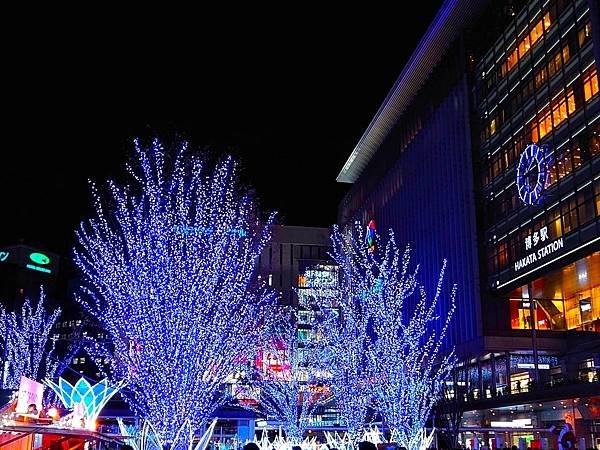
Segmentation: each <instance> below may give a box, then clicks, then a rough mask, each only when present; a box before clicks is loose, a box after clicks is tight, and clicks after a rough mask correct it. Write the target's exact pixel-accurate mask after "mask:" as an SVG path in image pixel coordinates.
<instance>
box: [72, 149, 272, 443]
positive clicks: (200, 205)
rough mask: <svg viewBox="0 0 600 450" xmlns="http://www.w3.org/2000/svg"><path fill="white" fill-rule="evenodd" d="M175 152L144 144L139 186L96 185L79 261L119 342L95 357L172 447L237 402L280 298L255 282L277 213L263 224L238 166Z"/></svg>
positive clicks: (95, 306) (88, 300)
mask: <svg viewBox="0 0 600 450" xmlns="http://www.w3.org/2000/svg"><path fill="white" fill-rule="evenodd" d="M174 150H175V151H173V152H167V151H165V149H164V148H163V147H162V145H161V144H160V143H159V142H158V141H157V140H155V141H154V142H153V144H152V145H151V146H149V147H141V146H140V144H139V142H138V141H136V142H135V155H134V157H133V158H132V159H131V162H130V164H129V165H128V167H127V169H128V171H129V174H130V175H131V177H132V180H131V184H130V185H125V186H120V185H118V184H117V183H116V182H112V181H110V182H109V183H108V188H107V192H106V193H105V195H100V192H99V190H98V189H97V188H96V186H95V185H93V184H92V189H93V195H94V199H95V214H94V215H93V217H92V218H91V219H90V220H88V221H85V222H84V223H82V225H81V227H80V228H79V230H78V232H77V237H78V245H77V247H76V249H75V252H74V253H75V256H74V260H75V262H76V264H77V265H78V266H79V268H80V269H81V271H82V273H83V278H84V287H82V291H81V298H79V301H80V302H81V303H82V305H84V307H85V308H86V309H87V310H88V311H89V312H90V313H91V314H92V315H93V316H94V317H96V318H97V319H98V321H99V322H100V323H101V324H102V326H103V327H104V329H105V330H106V332H107V334H108V335H109V336H110V341H109V342H108V343H99V342H96V343H90V344H89V345H88V347H87V348H86V350H87V351H88V353H89V354H90V356H91V359H92V360H93V361H94V363H95V364H96V365H98V367H99V368H100V371H101V372H103V373H104V374H106V375H107V376H108V377H109V379H110V380H111V381H112V382H117V381H120V380H123V379H126V380H127V389H126V390H124V392H122V394H123V397H124V398H125V400H126V401H127V402H128V403H129V405H130V406H131V408H132V410H133V411H134V413H136V414H137V415H139V416H141V417H142V418H144V419H146V420H148V421H149V422H151V423H152V424H153V426H154V427H156V431H157V433H158V435H159V436H160V437H161V439H163V440H164V441H165V442H173V440H174V439H175V437H176V435H177V432H178V430H181V428H182V425H183V424H184V423H185V422H186V421H189V423H190V424H191V426H192V428H193V430H198V429H199V428H200V427H201V426H202V425H203V424H206V423H207V421H208V420H209V419H210V417H212V416H213V414H214V412H215V410H216V409H217V408H218V407H219V406H221V405H223V404H224V403H225V402H226V401H227V400H228V396H227V394H226V390H225V389H224V387H223V383H224V382H225V380H226V379H227V378H228V377H229V376H230V375H232V374H234V373H236V372H237V371H238V370H239V368H240V366H241V365H242V364H244V362H245V361H248V360H251V359H252V357H253V356H254V352H255V348H256V345H257V342H258V340H259V336H260V334H261V328H262V326H264V325H265V324H266V323H267V322H268V321H269V320H270V317H272V306H273V304H274V303H275V297H276V293H275V292H273V291H271V290H269V289H268V287H267V286H266V285H265V284H264V283H263V282H262V281H261V280H260V279H258V278H257V266H258V259H259V257H260V254H261V253H262V250H263V249H264V248H265V246H266V244H267V242H268V241H269V239H270V226H271V224H272V223H273V220H274V215H270V216H268V217H264V218H263V217H261V214H260V211H258V209H257V207H256V205H255V204H254V202H253V199H252V197H251V196H250V195H246V192H244V190H243V189H242V187H241V185H240V184H239V183H238V178H237V165H236V164H235V162H234V161H233V159H232V158H231V157H229V158H225V159H224V160H223V161H221V162H220V163H219V164H217V165H216V167H210V166H208V165H207V164H206V162H205V161H204V160H203V159H202V158H200V157H198V156H197V155H193V154H191V153H190V152H188V151H187V145H186V144H185V143H184V144H183V145H182V146H181V147H180V148H178V149H174Z"/></svg>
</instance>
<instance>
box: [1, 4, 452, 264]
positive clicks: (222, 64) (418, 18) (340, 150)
mask: <svg viewBox="0 0 600 450" xmlns="http://www.w3.org/2000/svg"><path fill="white" fill-rule="evenodd" d="M440 4H441V2H440V1H431V2H426V1H425V2H419V5H421V9H420V10H419V11H416V12H413V13H412V14H411V15H408V14H405V16H404V17H399V16H398V14H397V13H395V12H392V11H391V10H383V9H380V10H376V9H375V10H372V11H369V13H368V14H364V11H359V10H356V11H354V20H350V19H348V21H347V22H344V23H341V22H342V16H341V15H340V16H339V17H337V16H332V17H329V18H327V19H325V18H322V19H319V20H317V19H315V17H313V14H312V13H311V14H306V13H305V17H304V16H303V15H300V17H299V18H300V20H298V21H297V23H294V24H292V23H287V22H286V23H284V22H279V23H277V24H274V23H275V22H274V21H267V20H265V21H263V23H258V22H252V24H251V25H249V24H246V25H245V26H243V27H240V26H238V25H239V24H235V23H227V26H222V27H219V26H213V27H212V28H210V29H205V30H204V31H198V30H197V29H196V28H191V27H189V28H188V27H181V28H182V29H178V27H177V26H176V24H173V23H171V27H170V28H168V27H163V26H157V25H156V24H147V25H146V26H140V24H137V26H138V27H140V28H139V30H138V29H137V28H135V29H129V30H128V32H127V33H126V34H125V33H123V35H120V34H118V35H117V34H115V33H113V32H114V30H113V29H112V28H100V27H99V28H92V29H91V30H86V29H85V28H86V27H85V26H80V27H79V28H80V29H79V30H78V33H76V34H72V33H70V32H69V30H61V31H56V30H53V32H52V33H43V30H42V31H40V36H38V39H34V40H32V41H31V44H29V43H23V45H22V46H19V47H18V48H14V49H13V50H12V51H10V52H9V53H8V54H7V55H6V56H5V58H4V61H3V63H4V64H3V66H4V68H5V70H4V75H5V76H6V75H8V79H9V80H8V82H5V83H4V91H5V95H4V97H5V98H4V99H3V106H4V108H3V110H4V111H5V115H7V116H8V118H6V119H4V120H3V123H4V130H5V131H4V136H3V137H4V139H3V141H4V144H3V148H2V151H1V153H0V154H1V156H0V158H1V161H2V162H1V165H0V169H1V171H2V175H1V176H0V199H1V205H0V206H1V208H2V213H1V214H0V219H1V220H2V227H1V230H2V233H1V234H0V245H11V244H15V243H18V242H24V243H26V244H29V245H32V246H37V247H40V248H42V249H45V250H50V251H55V252H58V253H61V254H63V255H64V254H69V253H70V248H71V246H72V241H73V230H74V229H75V228H76V226H77V224H78V223H79V222H80V220H81V219H82V218H84V217H85V216H86V215H88V214H89V213H90V203H91V199H90V195H89V189H88V185H87V181H86V180H87V179H88V178H91V179H94V180H97V181H102V180H105V179H106V178H108V177H109V176H115V175H116V176H120V175H122V173H123V164H124V162H125V160H126V158H127V155H128V152H130V151H131V149H132V145H131V142H132V140H133V138H135V137H137V136H139V137H141V138H143V139H151V138H152V137H155V136H157V137H159V138H160V139H161V140H162V141H163V143H164V144H165V145H166V146H167V147H168V146H171V145H172V144H173V143H176V142H179V141H181V140H182V139H186V140H188V141H189V142H190V145H191V147H192V148H198V149H202V148H210V149H211V151H212V152H213V153H217V154H218V153H224V152H232V153H233V154H234V155H235V156H236V157H237V158H238V160H239V161H240V163H241V165H242V167H243V179H244V181H245V182H247V183H248V184H249V185H251V186H253V187H254V188H255V190H256V192H257V195H258V197H259V199H260V204H261V207H262V208H263V209H265V210H275V211H278V213H279V221H280V222H281V223H285V224H288V225H306V226H329V225H330V224H332V223H334V222H335V220H336V214H337V205H338V203H339V202H340V200H341V198H342V197H343V195H344V194H345V192H346V191H347V189H348V187H349V185H346V184H339V183H337V182H336V181H335V178H336V176H337V174H338V173H339V171H340V169H341V167H342V166H343V164H344V162H345V161H346V159H347V157H348V156H349V155H350V152H351V151H352V150H353V148H354V146H355V145H356V143H357V142H358V140H359V138H360V137H361V135H362V133H363V131H364V130H365V128H366V127H367V125H368V124H369V122H370V120H371V119H372V117H373V115H374V113H375V112H376V111H377V109H378V107H379V106H380V104H381V102H382V101H383V99H384V98H385V96H386V94H387V92H388V91H389V89H390V88H391V86H392V84H393V83H394V81H395V79H396V77H397V76H398V74H399V73H400V71H401V70H402V68H403V66H404V64H405V63H406V60H407V59H408V57H409V56H410V54H411V53H412V51H413V49H414V47H415V46H416V44H417V43H418V41H419V39H420V38H421V36H422V35H423V33H424V32H425V30H426V28H427V26H428V25H429V23H430V21H431V19H432V18H433V16H434V14H435V12H436V11H437V9H438V7H439V5H440ZM390 7H391V6H390ZM314 15H318V14H316V13H315V14H314ZM407 16H408V17H407ZM351 17H352V16H351ZM343 20H344V21H346V20H347V19H343ZM204 22H211V21H210V20H207V19H205V20H204V21H203V23H204ZM198 28H200V27H198ZM100 31H102V32H101V33H100Z"/></svg>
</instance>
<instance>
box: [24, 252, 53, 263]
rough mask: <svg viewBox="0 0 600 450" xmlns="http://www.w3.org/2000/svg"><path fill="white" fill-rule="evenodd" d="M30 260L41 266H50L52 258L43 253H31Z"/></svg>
mask: <svg viewBox="0 0 600 450" xmlns="http://www.w3.org/2000/svg"><path fill="white" fill-rule="evenodd" d="M29 259H31V260H32V261H33V262H34V263H36V264H41V265H46V264H50V258H48V257H47V256H46V255H44V254H43V253H31V254H30V255H29Z"/></svg>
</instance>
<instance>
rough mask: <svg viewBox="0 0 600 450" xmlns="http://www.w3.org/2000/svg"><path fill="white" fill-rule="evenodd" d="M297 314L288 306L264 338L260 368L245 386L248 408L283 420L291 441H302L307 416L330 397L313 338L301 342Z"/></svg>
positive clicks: (244, 404) (280, 420) (259, 362)
mask: <svg viewBox="0 0 600 450" xmlns="http://www.w3.org/2000/svg"><path fill="white" fill-rule="evenodd" d="M296 324H297V321H296V320H295V314H294V313H293V311H291V310H290V309H285V310H284V312H283V313H282V314H281V317H280V320H279V321H277V322H276V323H275V326H274V327H273V330H272V331H271V332H270V333H268V334H267V335H266V336H265V338H264V339H263V342H264V344H263V345H262V346H261V349H260V352H259V361H258V364H257V370H256V371H255V372H254V373H253V374H252V375H251V377H250V380H249V382H248V383H247V385H246V386H245V388H244V389H243V391H242V392H243V394H244V395H243V396H244V398H245V399H246V400H247V399H251V400H254V401H255V402H256V405H252V404H249V403H247V402H244V403H243V406H244V407H246V408H247V409H251V410H254V411H257V412H259V413H263V414H266V415H267V416H268V417H270V418H272V419H273V420H277V421H279V422H281V423H282V428H283V430H284V431H285V434H286V437H287V439H288V441H291V442H294V443H300V441H301V440H302V438H303V436H304V432H305V431H306V428H307V427H308V425H309V423H308V420H309V418H310V416H311V415H312V414H313V413H314V412H315V410H316V408H317V407H318V406H319V405H322V404H324V403H325V402H327V401H328V400H329V399H330V397H331V396H330V394H329V392H328V389H327V388H326V387H325V386H323V384H322V382H323V377H322V371H321V370H320V369H319V364H317V363H316V361H315V358H317V357H318V356H319V354H318V353H317V352H315V349H314V347H313V346H312V345H311V343H310V342H307V341H305V342H299V340H298V336H297V329H296Z"/></svg>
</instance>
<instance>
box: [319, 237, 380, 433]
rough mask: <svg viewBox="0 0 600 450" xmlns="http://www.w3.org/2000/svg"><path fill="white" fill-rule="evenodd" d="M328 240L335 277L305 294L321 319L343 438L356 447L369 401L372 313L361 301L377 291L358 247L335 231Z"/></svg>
mask: <svg viewBox="0 0 600 450" xmlns="http://www.w3.org/2000/svg"><path fill="white" fill-rule="evenodd" d="M331 238H332V241H333V251H332V254H331V256H332V258H333V260H334V262H335V263H336V264H337V265H339V268H340V271H339V272H340V277H339V280H338V283H337V284H335V285H332V284H331V282H330V281H329V280H326V285H323V286H319V282H320V281H319V280H318V279H315V280H314V285H313V287H312V289H311V292H312V293H313V294H314V295H315V297H317V298H316V299H315V300H314V301H313V302H312V304H313V305H320V306H321V308H322V309H321V316H322V317H323V318H324V319H323V320H322V321H321V322H320V323H318V324H316V327H317V329H318V330H319V331H318V332H319V333H320V334H321V335H322V337H323V339H322V352H323V361H324V362H325V364H324V369H326V370H328V371H329V373H330V377H331V381H330V384H331V389H332V391H333V394H334V397H335V400H336V403H337V406H338V409H339V410H340V414H341V416H342V418H343V419H344V422H345V424H346V426H347V432H348V437H349V439H350V440H351V441H352V442H354V443H357V442H358V441H359V440H361V439H362V437H363V434H364V431H365V422H366V420H367V415H368V412H369V407H370V406H371V404H372V398H373V389H372V388H373V380H372V376H373V370H372V369H373V367H372V365H371V358H370V357H369V356H368V354H369V352H371V351H372V348H373V339H374V336H373V335H372V333H370V328H369V326H370V321H371V317H372V315H373V310H372V305H371V304H370V303H369V302H365V299H366V297H367V295H369V294H368V293H370V292H372V291H373V290H374V289H376V288H377V281H376V279H370V278H369V277H368V276H365V274H366V273H367V272H368V270H369V265H372V262H370V261H368V260H365V259H363V258H362V255H361V254H360V253H357V251H358V252H360V250H361V246H362V243H357V242H356V241H355V240H354V239H353V238H352V236H351V235H342V233H341V232H340V231H339V229H338V228H337V227H334V230H333V235H332V237H331ZM364 248H365V250H366V249H367V247H366V246H364ZM368 258H370V259H372V258H371V257H370V256H368Z"/></svg>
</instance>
